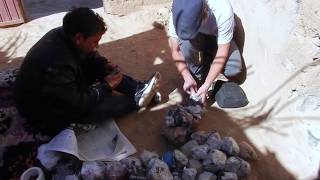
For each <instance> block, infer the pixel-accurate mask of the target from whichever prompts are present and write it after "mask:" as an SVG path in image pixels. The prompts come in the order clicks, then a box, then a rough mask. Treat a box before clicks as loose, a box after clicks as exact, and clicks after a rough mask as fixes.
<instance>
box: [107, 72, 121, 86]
mask: <svg viewBox="0 0 320 180" xmlns="http://www.w3.org/2000/svg"><path fill="white" fill-rule="evenodd" d="M122 77H123V74H122V73H120V72H118V73H115V74H109V75H108V76H106V77H105V78H104V80H105V81H106V82H107V83H108V84H109V86H110V87H112V89H114V88H116V87H117V86H118V85H119V84H120V82H121V80H122Z"/></svg>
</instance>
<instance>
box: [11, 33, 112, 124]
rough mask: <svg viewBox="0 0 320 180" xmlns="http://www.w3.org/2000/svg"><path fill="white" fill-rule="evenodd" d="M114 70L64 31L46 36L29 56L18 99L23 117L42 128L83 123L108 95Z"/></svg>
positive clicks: (19, 82) (18, 85) (21, 74)
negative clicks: (107, 79)
mask: <svg viewBox="0 0 320 180" xmlns="http://www.w3.org/2000/svg"><path fill="white" fill-rule="evenodd" d="M112 70H113V69H112V68H111V67H110V66H108V61H107V59H106V58H104V57H102V56H100V55H99V54H98V53H97V52H92V53H91V54H87V55H84V54H82V53H81V52H80V51H79V50H78V49H77V48H75V47H74V46H73V44H72V42H71V40H70V39H68V38H67V37H66V36H65V34H64V32H63V30H62V28H56V29H53V30H51V31H50V32H48V33H47V34H46V35H44V36H43V37H42V38H41V39H40V40H39V41H38V42H37V43H36V44H35V45H34V46H33V47H32V48H31V49H30V51H29V52H28V53H27V55H26V57H25V59H24V62H23V64H22V65H21V68H20V72H19V74H18V76H17V79H16V83H15V89H14V95H15V100H16V105H17V108H18V110H19V112H20V113H21V114H22V116H24V117H26V118H27V120H28V121H29V122H31V123H33V124H36V125H38V126H42V125H41V123H42V124H45V125H46V126H48V125H49V124H48V122H50V123H57V124H59V123H60V124H61V123H62V124H66V123H69V122H81V119H83V118H84V117H86V116H87V115H88V114H89V113H90V111H92V110H93V109H94V108H95V107H96V106H97V105H98V104H99V103H100V102H101V101H102V100H103V98H104V97H105V96H108V94H111V88H110V86H108V84H107V83H105V82H104V80H103V79H104V77H105V76H106V75H107V74H108V73H110V72H111V71H112Z"/></svg>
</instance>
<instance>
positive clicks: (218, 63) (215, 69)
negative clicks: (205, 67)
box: [204, 43, 230, 84]
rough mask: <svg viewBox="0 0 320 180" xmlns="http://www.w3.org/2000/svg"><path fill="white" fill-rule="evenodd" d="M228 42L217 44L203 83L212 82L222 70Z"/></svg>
mask: <svg viewBox="0 0 320 180" xmlns="http://www.w3.org/2000/svg"><path fill="white" fill-rule="evenodd" d="M229 48H230V43H228V44H222V45H219V46H218V51H217V54H216V56H215V58H214V60H213V62H212V65H211V67H210V70H209V73H208V75H207V77H206V80H205V82H204V83H205V84H212V83H213V81H214V80H215V79H216V78H217V77H218V76H219V74H220V73H221V72H222V70H223V68H224V66H225V64H226V62H227V58H228V54H229Z"/></svg>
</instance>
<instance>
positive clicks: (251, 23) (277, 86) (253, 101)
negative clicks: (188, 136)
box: [0, 0, 320, 180]
mask: <svg viewBox="0 0 320 180" xmlns="http://www.w3.org/2000/svg"><path fill="white" fill-rule="evenodd" d="M231 2H232V4H233V6H234V10H235V12H236V13H237V15H238V21H237V24H238V26H237V36H236V38H237V41H238V43H239V44H241V48H242V50H243V57H244V59H245V62H246V67H247V80H246V82H245V83H244V84H243V85H242V87H243V88H244V90H245V92H246V93H247V95H248V98H249V101H250V104H249V105H248V106H247V107H245V108H240V109H220V108H218V107H216V105H213V106H212V107H210V106H208V108H207V112H206V114H205V116H204V118H203V119H202V121H201V123H200V125H199V127H198V128H199V129H200V130H213V129H214V130H218V131H219V132H220V133H221V135H223V136H232V137H234V138H235V139H236V140H237V141H238V142H241V141H246V142H249V143H250V144H251V145H252V146H254V147H255V149H256V150H257V152H258V154H259V157H260V159H259V160H258V161H256V162H251V165H252V174H251V176H250V179H252V180H255V179H256V180H264V179H265V180H271V179H279V180H280V179H281V180H282V179H312V178H314V177H315V176H316V174H317V171H318V168H319V162H320V133H319V132H320V124H319V120H320V94H319V91H318V88H319V87H320V83H319V79H320V78H319V77H320V73H319V72H320V71H319V60H317V59H316V58H315V57H316V52H317V51H318V49H317V48H316V47H315V46H314V45H313V44H312V43H310V42H313V40H314V39H316V38H315V37H317V36H316V35H317V33H320V28H319V26H320V24H319V22H320V18H319V13H318V12H317V13H316V11H318V9H320V3H319V2H318V1H317V0H314V1H308V2H305V1H301V2H298V4H296V3H293V2H289V1H282V2H278V1H265V2H252V3H251V4H250V5H248V3H244V4H240V3H239V2H236V1H231ZM24 5H25V11H26V15H27V18H28V22H27V23H25V24H23V25H20V26H17V27H11V28H5V29H0V69H5V68H9V67H17V66H19V64H21V62H22V61H23V57H24V56H25V54H26V53H27V51H28V50H29V49H30V47H31V46H32V45H33V44H34V43H35V42H36V41H37V40H38V39H39V38H41V37H42V35H44V34H45V33H46V32H47V31H48V30H50V29H52V28H54V27H57V26H60V25H61V20H62V17H63V16H64V14H65V12H66V11H67V10H68V9H69V8H71V7H72V6H88V7H90V8H94V9H95V11H96V12H98V13H99V14H101V15H102V16H103V18H104V19H105V21H106V23H107V24H108V27H109V29H108V32H107V33H106V34H105V35H104V37H103V39H102V40H101V45H100V47H99V52H100V53H101V54H102V55H104V56H106V57H107V58H108V59H109V60H111V61H113V62H114V63H116V64H118V65H119V66H120V67H121V68H122V70H123V71H124V72H125V73H127V74H129V75H131V76H133V77H136V78H137V79H146V78H148V77H149V76H150V75H151V74H152V72H154V71H159V72H160V73H161V74H162V80H163V81H162V83H161V88H160V92H161V94H162V97H163V100H162V104H160V105H158V106H156V107H153V108H151V109H147V110H145V111H142V112H139V113H133V114H130V115H128V116H125V117H122V118H119V119H117V122H118V125H119V127H120V128H121V130H122V131H123V133H124V134H125V135H126V136H127V137H128V139H129V140H130V141H131V142H132V144H134V146H135V147H136V148H137V150H138V151H141V150H144V149H148V150H152V151H156V152H158V153H160V154H161V153H163V152H165V150H166V149H167V148H168V147H167V145H166V143H165V141H164V139H163V138H162V137H161V136H160V130H161V128H162V127H163V126H164V120H163V118H164V116H165V114H166V112H167V109H168V108H169V107H170V106H171V105H173V104H174V103H176V102H178V101H179V100H181V94H183V93H182V91H181V86H182V83H183V81H182V79H181V77H180V76H179V75H178V73H177V71H176V69H175V66H174V64H173V63H172V60H171V54H170V50H169V48H168V45H167V36H166V32H165V30H161V29H157V28H154V27H153V26H152V22H153V21H155V20H156V17H157V15H156V12H158V11H159V9H161V8H163V7H170V5H168V4H163V5H155V6H148V7H145V8H143V9H142V10H141V11H138V12H134V13H131V14H129V15H126V16H116V15H110V14H105V13H104V11H103V7H102V2H100V1H97V0H92V1H84V0H81V1H80V0H78V1H76V0H72V1H68V3H66V1H64V0H58V1H49V0H47V1H45V0H44V1H36V0H25V1H24ZM309 7H310V8H311V7H312V10H313V11H312V12H313V13H311V11H307V10H306V9H308V8H309ZM315 7H319V8H315ZM310 18H314V19H315V20H314V21H311V20H310ZM316 20H318V21H317V23H315V21H316ZM314 24H316V25H314Z"/></svg>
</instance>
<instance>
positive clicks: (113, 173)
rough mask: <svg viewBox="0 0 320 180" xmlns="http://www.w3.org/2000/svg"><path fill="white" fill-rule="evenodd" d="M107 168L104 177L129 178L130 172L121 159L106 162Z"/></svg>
mask: <svg viewBox="0 0 320 180" xmlns="http://www.w3.org/2000/svg"><path fill="white" fill-rule="evenodd" d="M106 165H107V168H106V171H105V177H104V178H103V179H127V178H128V175H129V172H128V170H127V168H126V167H125V165H124V164H122V163H121V162H119V161H111V162H107V163H106Z"/></svg>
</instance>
